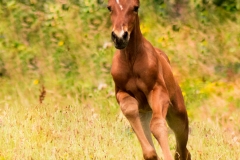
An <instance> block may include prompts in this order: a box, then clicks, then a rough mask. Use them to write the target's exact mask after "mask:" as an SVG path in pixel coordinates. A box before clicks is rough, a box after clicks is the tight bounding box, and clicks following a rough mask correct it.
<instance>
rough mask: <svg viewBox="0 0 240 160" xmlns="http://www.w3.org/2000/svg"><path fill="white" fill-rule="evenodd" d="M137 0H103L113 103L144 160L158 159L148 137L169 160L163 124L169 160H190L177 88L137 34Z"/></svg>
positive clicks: (160, 56)
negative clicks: (107, 16) (112, 47)
mask: <svg viewBox="0 0 240 160" xmlns="http://www.w3.org/2000/svg"><path fill="white" fill-rule="evenodd" d="M139 5H140V2H139V0H109V1H108V9H109V11H110V12H111V21H112V25H113V29H112V35H111V36H112V40H113V42H114V45H115V47H116V48H117V49H118V50H117V51H116V53H115V55H114V57H113V63H112V68H111V74H112V77H113V80H114V82H115V91H116V98H117V101H118V103H119V105H120V107H121V110H122V112H123V114H124V115H125V116H126V118H127V119H128V121H129V122H130V124H131V126H132V128H133V130H134V132H135V133H136V135H137V138H138V140H139V142H140V144H141V147H142V151H143V156H144V159H159V158H158V156H157V153H156V151H155V148H154V145H153V141H152V137H151V133H152V134H153V135H154V137H155V138H156V139H157V141H158V143H159V144H160V146H161V148H162V152H163V156H164V159H165V160H171V159H173V157H172V156H171V152H170V149H169V144H168V135H167V132H168V131H167V130H168V129H167V125H166V120H167V123H168V125H169V126H170V128H171V129H172V130H173V131H174V133H175V137H176V142H177V144H176V153H175V159H177V160H178V159H180V160H190V159H191V155H190V153H189V152H188V150H187V148H186V145H187V141H188V117H187V112H186V108H185V105H184V100H183V96H182V93H181V89H180V87H179V85H178V84H177V82H176V81H175V79H174V77H173V74H172V71H171V67H170V64H169V60H168V57H167V56H166V55H165V53H163V52H162V51H161V50H159V49H157V48H154V47H153V46H152V45H151V44H150V43H149V42H148V41H147V40H146V39H145V38H144V37H143V36H142V34H141V31H140V26H139V17H138V8H139Z"/></svg>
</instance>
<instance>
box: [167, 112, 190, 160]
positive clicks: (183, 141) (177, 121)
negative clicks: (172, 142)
mask: <svg viewBox="0 0 240 160" xmlns="http://www.w3.org/2000/svg"><path fill="white" fill-rule="evenodd" d="M167 122H168V125H169V127H170V128H171V129H172V130H173V132H174V134H175V138H176V143H177V144H176V153H175V160H190V159H191V155H190V153H189V152H188V150H187V147H186V146H187V141H188V132H189V128H188V118H187V113H186V114H184V113H172V114H171V115H169V114H168V115H167Z"/></svg>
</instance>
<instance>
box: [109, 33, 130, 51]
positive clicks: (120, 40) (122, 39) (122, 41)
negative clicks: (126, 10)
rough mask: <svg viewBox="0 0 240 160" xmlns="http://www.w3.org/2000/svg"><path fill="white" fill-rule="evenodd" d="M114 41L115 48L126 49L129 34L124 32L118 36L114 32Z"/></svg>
mask: <svg viewBox="0 0 240 160" xmlns="http://www.w3.org/2000/svg"><path fill="white" fill-rule="evenodd" d="M111 37H112V41H113V42H114V45H115V48H117V49H124V48H126V47H127V45H128V41H129V39H130V35H129V34H128V32H126V31H125V32H123V33H122V34H121V35H117V34H116V33H115V32H112V35H111Z"/></svg>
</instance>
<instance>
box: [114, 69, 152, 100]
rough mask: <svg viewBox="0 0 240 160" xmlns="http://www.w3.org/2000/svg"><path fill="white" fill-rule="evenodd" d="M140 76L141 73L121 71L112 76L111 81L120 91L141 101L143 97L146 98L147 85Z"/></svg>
mask: <svg viewBox="0 0 240 160" xmlns="http://www.w3.org/2000/svg"><path fill="white" fill-rule="evenodd" d="M141 76H142V73H140V72H136V71H135V72H133V71H131V70H128V71H126V70H121V71H119V72H116V73H115V74H113V79H114V82H115V84H116V86H117V87H118V88H119V89H120V90H124V91H126V92H128V93H129V94H131V95H133V96H134V97H135V98H137V99H143V97H146V93H147V90H148V85H147V84H146V83H145V82H144V80H143V79H142V78H141Z"/></svg>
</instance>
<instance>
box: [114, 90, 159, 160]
mask: <svg viewBox="0 0 240 160" xmlns="http://www.w3.org/2000/svg"><path fill="white" fill-rule="evenodd" d="M117 100H118V102H119V104H120V107H121V110H122V112H123V114H124V115H125V117H126V118H127V119H128V121H129V123H130V124H131V126H132V128H133V130H134V132H135V133H136V135H137V138H138V140H139V142H140V144H141V147H142V151H143V157H144V159H149V160H157V159H158V157H157V153H156V151H155V149H154V148H153V146H152V145H151V144H150V142H149V141H148V139H147V137H146V135H145V133H144V130H143V128H142V125H141V121H140V116H139V111H138V102H137V100H136V99H135V98H133V97H132V96H130V95H129V94H128V93H126V92H118V93H117Z"/></svg>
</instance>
